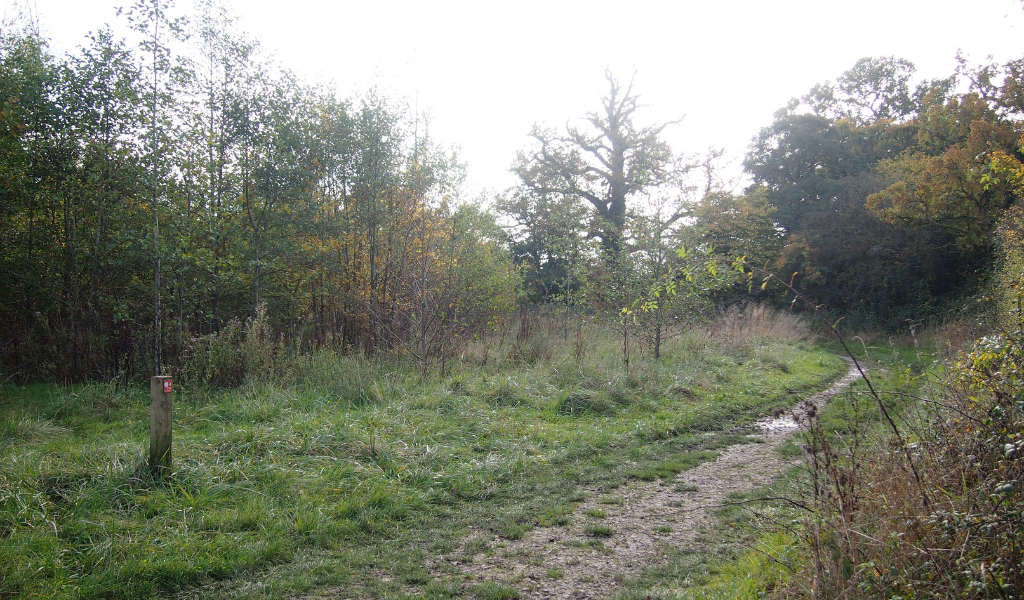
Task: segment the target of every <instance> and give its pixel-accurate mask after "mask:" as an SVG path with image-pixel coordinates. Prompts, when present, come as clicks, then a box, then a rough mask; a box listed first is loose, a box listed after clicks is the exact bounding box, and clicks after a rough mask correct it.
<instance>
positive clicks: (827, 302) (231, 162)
mask: <svg viewBox="0 0 1024 600" xmlns="http://www.w3.org/2000/svg"><path fill="white" fill-rule="evenodd" d="M121 16H122V20H121V23H120V24H121V25H122V26H123V27H124V31H123V32H120V33H119V32H117V31H115V30H112V29H100V30H98V31H97V32H96V33H94V34H92V35H91V36H90V37H89V38H88V39H87V40H85V42H84V43H83V44H82V45H81V46H80V47H79V48H78V49H77V50H76V51H73V52H70V53H68V54H60V55H58V54H55V53H54V52H52V51H51V50H50V41H49V40H47V39H46V38H45V37H44V36H42V35H41V34H40V33H39V31H38V28H37V26H36V25H35V24H34V22H33V21H32V20H31V19H28V18H20V17H13V18H11V19H9V20H8V21H7V22H4V23H2V24H0V101H2V107H0V598H3V597H8V596H10V597H24V598H28V597H38V596H45V597H66V598H92V597H97V598H99V597H104V598H151V597H177V598H186V597H189V598H204V597H209V598H221V597H235V598H263V597H279V598H296V597H304V598H308V597H321V598H333V597H351V595H355V596H359V597H381V598H384V597H386V598H404V597H423V598H455V597H475V598H520V597H524V596H529V597H544V596H543V595H537V594H543V593H546V592H544V589H545V587H544V586H545V585H546V584H544V583H537V582H538V581H541V582H543V581H548V582H549V583H548V585H551V586H555V585H557V582H558V581H570V580H571V581H572V582H574V583H573V585H577V584H578V585H585V584H586V582H587V581H589V580H588V579H586V577H582V578H576V577H577V574H574V573H568V572H566V570H568V569H570V568H571V565H570V566H566V567H565V569H563V568H562V567H558V568H556V567H554V566H548V567H547V568H546V570H545V569H540V570H538V571H537V573H538V574H537V575H536V576H534V575H530V576H529V577H526V576H525V575H518V576H517V577H518V578H516V577H513V576H511V575H510V576H508V577H505V576H501V577H499V576H497V575H493V576H492V575H491V574H485V575H481V574H479V573H471V572H469V571H467V569H468V568H469V567H466V565H473V564H482V563H481V561H482V559H481V556H484V557H491V558H493V557H496V556H499V554H500V552H501V551H502V550H503V549H506V548H508V544H510V543H512V542H516V541H518V540H522V539H524V538H528V537H529V535H530V532H531V531H533V530H534V529H538V528H558V527H563V528H571V527H576V526H577V525H579V524H580V523H585V524H586V525H585V527H584V529H583V530H581V531H582V533H580V534H579V538H578V539H576V541H571V542H566V545H567V546H572V547H573V548H575V549H576V550H579V551H580V552H583V551H584V550H585V551H587V552H593V553H595V555H597V556H604V555H606V554H607V553H608V552H611V550H609V547H608V546H606V545H605V544H607V543H611V542H609V541H608V540H609V539H611V540H612V541H614V540H615V539H616V538H615V536H616V535H618V534H617V533H616V532H615V531H614V530H613V528H612V527H610V526H607V525H601V524H600V523H601V522H600V521H599V520H600V519H604V518H606V517H607V516H608V515H607V514H606V513H608V512H610V511H612V509H613V508H614V506H617V505H621V504H623V502H625V500H623V499H622V498H619V497H618V496H614V495H612V496H609V494H612V493H613V492H614V491H615V490H618V489H619V488H620V486H624V485H632V484H635V483H636V482H661V484H659V485H662V486H666V485H669V484H672V483H673V482H675V481H676V480H675V479H673V478H675V477H676V476H677V475H679V474H680V473H685V472H686V471H688V470H690V469H693V468H694V467H695V466H697V465H699V464H700V463H702V462H707V461H711V460H714V459H715V458H716V457H717V456H719V454H720V453H721V452H724V450H723V449H725V448H729V447H731V446H735V445H741V444H748V443H750V444H752V443H757V441H756V440H754V441H751V440H752V439H753V437H756V435H755V433H752V432H754V431H755V430H754V429H752V428H753V427H754V423H755V421H757V419H764V418H770V416H771V415H773V414H774V415H775V416H776V417H778V416H779V415H781V414H783V413H785V412H786V411H787V410H789V409H790V408H791V407H792V406H793V405H794V404H795V403H796V402H798V398H797V397H796V395H799V396H800V397H804V396H806V395H809V394H811V393H813V392H818V391H821V390H822V389H824V387H825V386H827V385H828V384H831V383H832V382H834V381H836V380H838V379H839V378H840V377H842V376H843V373H844V371H845V370H846V369H847V363H845V362H844V361H843V360H840V358H838V357H837V356H836V355H837V354H839V355H841V356H844V357H846V359H849V361H852V362H851V363H850V364H851V365H853V366H852V367H850V368H851V369H856V370H857V372H856V373H854V374H857V375H858V379H857V381H856V383H854V384H853V386H852V387H851V391H850V392H849V393H845V395H839V396H836V398H835V399H834V400H832V401H831V403H830V404H829V406H828V408H827V409H826V408H820V409H819V408H818V407H814V408H808V406H809V405H805V406H804V408H803V409H802V410H803V412H802V413H801V415H802V416H800V417H799V418H800V419H801V422H800V424H801V426H802V427H803V431H802V433H801V434H800V435H803V436H804V438H803V442H804V443H803V444H802V445H799V446H798V445H794V444H790V445H788V446H785V447H782V448H781V449H780V450H779V452H783V453H784V452H789V453H790V454H789V455H787V456H788V457H789V458H793V457H802V458H801V459H800V460H802V461H803V464H804V465H805V468H804V470H803V471H801V472H800V473H795V472H787V473H788V474H786V475H785V476H781V477H780V478H779V479H778V481H777V482H776V483H774V484H772V485H774V486H776V487H772V488H770V489H769V488H764V489H759V490H758V491H756V492H752V493H751V494H752V495H749V496H742V497H740V496H737V497H735V498H732V497H730V498H731V500H732V501H735V502H733V504H730V505H729V506H730V507H732V508H730V507H725V508H723V509H722V511H720V512H718V513H715V515H716V516H715V517H714V518H715V519H718V521H716V523H718V525H716V526H715V527H718V529H716V530H715V531H716V532H717V533H716V534H715V536H717V537H719V538H721V539H724V540H725V541H724V542H721V543H710V542H707V543H705V542H701V544H700V546H699V548H698V549H696V550H693V549H688V548H680V547H676V546H662V547H661V548H662V550H659V553H662V552H663V554H659V555H658V556H656V557H654V558H652V559H651V560H652V561H654V562H657V561H661V562H657V564H654V562H652V564H651V566H650V567H649V568H646V570H644V571H643V572H642V573H639V572H638V573H634V574H632V575H630V576H629V577H625V578H622V577H619V578H617V579H615V581H614V585H615V586H618V587H616V588H615V591H614V593H612V592H610V591H609V590H607V589H604V590H601V593H609V594H612V596H611V597H615V598H619V599H626V598H651V597H656V598H684V597H685V598H755V597H765V596H766V595H773V594H774V595H776V596H778V597H801V598H804V597H806V598H840V597H843V598H860V597H864V598H869V597H870V598H897V597H899V598H911V597H919V598H958V597H977V598H1020V597H1024V571H1021V569H1022V568H1024V567H1022V563H1024V554H1022V550H1021V545H1020V538H1019V534H1020V532H1021V531H1024V529H1022V528H1024V500H1022V499H1021V496H1020V494H1019V493H1018V490H1019V489H1020V486H1021V485H1022V481H1021V478H1022V475H1024V463H1022V462H1021V454H1022V453H1021V448H1022V447H1024V400H1022V392H1021V389H1022V387H1021V378H1022V373H1024V313H1022V312H1021V303H1022V296H1021V285H1022V273H1024V212H1022V210H1024V209H1022V208H1021V206H1020V205H1019V200H1020V198H1021V196H1022V194H1024V58H1021V59H1018V60H1013V61H1009V62H1007V63H1005V64H1003V63H988V64H971V63H969V62H968V61H967V60H966V59H963V58H960V59H959V60H958V66H957V67H956V69H955V71H954V72H952V73H950V74H949V75H948V77H945V78H941V79H934V80H921V79H920V78H918V77H916V71H915V67H914V65H913V64H912V63H911V62H909V61H907V60H904V59H902V58H899V57H893V56H876V57H866V58H863V59H861V60H859V61H857V62H856V63H855V64H854V65H852V66H851V67H850V68H849V69H848V70H846V71H845V72H843V73H836V74H831V75H832V76H833V79H829V80H826V81H823V82H822V83H820V84H818V85H816V86H814V87H813V88H812V89H810V90H807V91H801V90H794V93H796V94H800V95H798V96H797V97H794V99H793V100H791V101H790V102H789V103H787V104H786V105H785V106H783V107H780V108H779V110H778V111H777V112H776V113H775V115H774V118H773V119H772V121H771V123H768V124H766V125H765V126H764V127H763V128H761V129H760V131H758V132H754V133H755V134H754V135H753V138H752V141H751V143H750V146H749V148H748V149H747V152H746V154H745V158H744V160H743V170H744V173H745V181H746V183H745V184H744V185H743V186H739V185H735V184H733V183H730V182H727V181H725V180H723V177H722V175H721V165H720V162H721V160H722V153H721V152H720V151H716V150H710V151H708V152H706V153H703V154H687V153H684V152H680V151H678V150H677V149H674V148H672V147H670V145H669V144H668V143H667V142H666V141H665V139H664V135H663V133H664V131H665V130H666V128H668V127H672V126H674V125H675V124H674V123H653V124H652V123H649V122H647V121H645V119H644V117H645V105H644V102H643V97H642V89H639V88H640V87H642V86H641V83H642V74H640V76H636V77H626V76H624V75H623V74H619V73H612V72H611V71H607V72H606V74H605V90H606V92H605V94H604V95H603V97H601V98H596V99H595V102H594V106H593V107H580V114H578V115H566V117H567V118H568V119H569V121H568V122H567V124H566V125H565V126H562V127H550V126H547V125H544V124H537V125H535V126H534V127H533V129H532V130H531V131H530V132H529V133H528V135H525V136H524V139H523V146H522V148H521V149H519V150H518V152H515V154H514V156H515V158H514V160H513V161H512V164H511V165H510V168H511V170H512V172H513V173H514V174H515V175H516V177H517V180H518V183H517V185H515V186H513V187H511V188H509V189H507V190H503V191H500V192H494V193H489V194H485V195H482V196H480V197H477V198H467V197H466V195H465V193H464V185H463V184H464V180H465V177H466V173H467V170H466V166H465V165H464V164H463V163H462V161H461V159H460V156H459V154H458V151H457V150H455V149H454V148H453V147H446V146H445V145H444V144H442V143H439V142H437V141H436V140H435V139H433V138H432V137H431V134H430V131H429V126H428V124H429V119H428V118H426V117H425V116H424V115H422V114H418V113H416V112H415V111H411V110H410V108H409V106H408V104H407V102H405V101H404V100H403V99H400V98H392V97H388V96H387V95H386V94H384V93H382V92H380V91H379V90H377V89H373V88H371V89H368V90H366V91H364V92H362V93H359V94H357V95H354V96H351V97H341V96H339V95H338V93H337V91H335V90H334V89H333V88H332V87H330V86H328V85H326V84H323V83H318V82H308V81H303V80H302V79H300V78H299V77H298V76H296V75H295V74H293V73H291V72H290V71H288V70H287V69H285V68H283V67H281V66H280V65H277V64H276V63H275V62H274V61H273V60H272V59H271V58H270V57H269V55H268V54H267V53H266V52H265V51H264V50H263V49H262V48H260V46H259V44H258V42H256V41H255V40H254V39H253V38H251V37H249V36H247V35H246V34H243V33H241V32H240V31H239V30H238V29H237V27H236V25H235V20H234V18H233V17H232V16H231V14H230V12H229V10H228V9H227V8H225V7H224V6H222V5H221V4H218V3H217V2H216V0H199V1H198V2H197V3H196V5H195V7H194V9H193V10H192V11H191V12H189V13H188V14H187V15H186V14H185V13H184V12H183V11H175V10H174V9H173V6H172V5H170V4H169V3H168V2H166V0H138V1H137V2H136V3H135V5H134V6H132V7H131V8H129V9H125V10H124V11H123V13H122V15H121ZM129 40H131V41H129ZM588 109H589V112H588ZM514 150H515V149H510V156H512V151H514ZM851 373H853V371H851ZM154 374H162V375H170V376H172V377H173V378H174V382H175V387H176V392H175V394H176V400H175V401H176V402H177V403H178V404H177V405H176V408H175V410H176V411H178V412H177V413H176V416H175V427H176V428H177V429H176V433H175V435H176V436H177V437H176V438H175V440H176V442H175V443H176V444H177V446H176V450H175V452H176V454H175V457H176V458H175V460H176V461H177V462H176V463H175V465H176V466H175V471H174V472H173V474H171V475H170V476H168V477H167V478H166V479H160V478H156V477H154V476H153V475H152V474H150V473H149V472H148V471H147V470H146V468H145V466H144V464H143V463H142V460H141V456H142V454H141V450H140V449H139V448H140V446H139V444H140V442H139V440H140V439H142V437H144V431H143V430H144V429H145V427H146V426H147V423H148V421H146V419H147V418H148V417H146V413H145V397H144V396H145V393H144V390H143V388H142V383H143V382H145V381H146V380H147V379H148V377H149V376H150V375H154ZM851 377H852V375H851ZM835 393H837V394H838V392H835ZM794 426H795V425H794ZM146 431H148V430H146ZM758 431H760V430H758ZM779 443H781V442H779ZM789 458H787V460H788V459H789ZM595 490H596V491H595ZM675 490H676V491H677V492H678V493H680V494H685V493H691V492H695V491H696V490H695V489H689V488H686V487H685V486H683V485H682V484H678V485H677V487H676V488H675ZM587 494H590V496H588V495H587ZM588 498H589V500H588ZM605 500H607V502H605ZM583 502H592V503H593V502H598V503H603V504H601V506H599V507H596V508H594V507H592V508H591V509H589V510H588V511H587V513H586V515H583V516H579V515H576V516H574V510H575V509H576V508H578V507H579V506H580V505H581V503H583ZM741 505H742V506H743V507H747V506H750V507H754V506H757V507H764V511H762V512H757V511H760V510H761V509H760V508H756V509H755V508H751V509H750V510H751V511H752V512H747V513H743V514H742V515H739V512H738V511H739V509H737V508H736V507H737V506H741ZM588 506H589V505H588ZM595 506H596V505H595ZM719 508H722V507H719ZM730 510H732V511H733V512H729V511H730ZM744 510H747V509H746V508H744ZM765 511H767V512H765ZM766 514H768V515H771V518H770V519H769V518H767V517H765V515H766ZM709 518H710V517H709ZM579 519H584V521H580V520H579ZM586 519H590V520H586ZM574 524H575V525H574ZM566 530H567V531H568V529H566ZM655 532H656V533H659V532H660V533H662V534H665V535H668V534H669V533H671V527H670V526H668V525H658V526H657V527H655ZM648 533H650V532H648ZM573 544H575V545H573ZM744 548H746V549H744ZM751 548H753V549H751ZM524 553H525V551H524ZM602 553H604V554H602ZM506 554H507V552H506ZM436 557H448V558H447V559H444V560H440V559H436ZM474 557H475V558H474ZM449 559H450V560H449ZM445 560H448V562H444V561H445ZM524 560H526V559H524ZM530 560H534V562H533V563H531V562H529V561H528V560H527V561H526V562H525V563H524V565H526V566H523V569H526V568H527V567H530V568H534V567H537V568H539V566H540V565H542V563H543V561H542V560H541V559H539V558H538V559H530ZM474 561H476V562H475V563H474ZM534 563H536V564H534ZM459 565H461V566H459ZM481 568H482V567H481ZM445 569H447V570H445ZM523 569H520V571H523ZM584 575H586V574H584ZM580 582H582V583H580ZM565 585H568V584H565ZM610 585H611V584H610ZM531 586H533V587H531ZM737 586H739V587H737ZM744 586H745V587H744ZM306 594H315V596H309V595H306Z"/></svg>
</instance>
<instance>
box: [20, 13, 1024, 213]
mask: <svg viewBox="0 0 1024 600" xmlns="http://www.w3.org/2000/svg"><path fill="white" fill-rule="evenodd" d="M0 1H3V2H4V11H5V15H7V14H10V13H11V11H12V10H14V8H13V6H14V2H15V0H0ZM17 1H18V2H20V3H21V6H26V5H27V6H28V7H29V9H30V10H31V11H32V12H33V13H34V14H35V15H36V16H37V18H38V21H39V24H40V26H41V29H42V31H43V33H44V34H46V35H47V36H48V37H49V38H50V40H51V48H52V49H53V50H54V51H58V52H59V51H67V50H73V49H74V48H75V47H76V46H78V45H79V44H80V43H82V41H83V39H84V36H85V35H86V34H87V33H88V32H89V31H90V30H95V29H98V28H99V27H102V26H103V25H104V24H108V23H109V24H110V25H112V26H114V29H115V31H118V30H120V31H125V30H126V29H127V28H126V24H125V23H124V22H123V19H122V18H120V17H117V16H116V13H115V11H116V8H117V7H118V6H126V7H127V6H129V5H130V4H131V0H17ZM225 3H226V4H227V5H228V6H230V7H231V8H232V10H233V12H234V13H235V14H236V15H237V16H238V17H239V27H240V29H242V30H244V31H247V32H248V33H250V34H251V35H252V36H253V37H254V38H256V39H258V40H259V41H260V43H261V44H262V46H263V48H264V49H265V50H267V51H269V52H270V53H272V54H273V55H274V56H275V57H276V59H277V61H278V62H279V63H280V64H281V65H282V66H284V67H286V68H289V69H291V70H293V71H295V72H296V73H298V74H300V75H301V76H302V77H303V78H304V79H306V80H307V81H322V82H331V83H332V84H333V85H334V86H336V88H337V89H338V91H339V94H340V95H341V96H343V97H345V96H351V95H354V94H357V93H359V92H361V91H364V90H366V89H368V88H369V87H371V86H377V87H379V88H380V89H382V90H384V91H385V92H387V93H388V94H390V95H392V96H396V97H404V98H405V99H406V100H407V101H408V104H409V105H410V106H411V107H416V108H418V109H419V110H422V111H427V112H428V113H429V114H430V115H431V124H430V131H431V135H432V137H433V138H434V140H435V141H436V142H439V143H441V144H443V145H446V146H448V145H455V146H458V147H460V149H461V150H460V155H461V156H462V158H463V160H464V161H465V162H467V163H468V167H469V179H468V182H467V189H466V190H465V192H464V193H466V194H467V195H470V196H476V195H479V194H481V193H490V192H493V191H498V190H502V189H505V188H506V187H508V186H510V185H513V184H514V183H515V178H514V176H513V175H512V174H511V173H509V167H510V166H511V164H512V162H513V160H514V159H515V154H516V151H517V150H521V149H524V148H526V147H527V146H528V145H529V138H528V133H529V131H530V128H531V125H532V124H533V123H540V124H544V125H547V126H551V127H562V128H564V126H565V124H566V123H575V122H579V119H580V118H581V117H582V116H583V115H585V114H586V113H587V112H589V111H593V110H597V109H599V108H600V99H601V97H602V95H603V94H604V93H605V92H606V91H607V83H606V81H605V69H606V68H607V69H610V70H611V71H612V72H613V73H614V74H615V75H616V76H617V77H618V78H619V79H620V80H628V79H629V78H630V77H633V78H634V91H635V92H636V93H638V94H639V96H640V98H641V102H642V103H643V104H645V105H646V106H645V108H644V109H642V110H641V111H639V112H638V113H637V115H636V122H637V123H638V124H639V125H648V124H655V123H662V122H666V121H675V120H678V119H680V118H681V119H682V121H681V122H680V123H679V124H678V125H675V126H671V127H669V128H668V129H667V130H666V131H665V134H664V135H665V138H666V140H667V141H668V142H669V143H670V144H671V145H672V147H673V148H674V149H675V150H676V151H678V152H685V153H695V152H703V151H706V150H707V149H709V148H719V149H723V150H724V151H725V152H726V157H725V160H724V161H723V164H722V165H721V173H722V174H723V176H724V177H726V178H727V179H735V180H736V182H737V185H738V184H740V183H742V180H741V176H740V162H741V161H742V157H743V154H744V152H745V150H746V148H747V145H748V144H749V142H750V140H751V138H753V137H754V135H756V134H757V132H758V130H759V129H760V128H761V127H764V126H767V125H769V124H770V123H771V121H772V115H773V113H774V112H775V111H776V110H778V109H779V108H780V107H781V106H783V105H784V104H785V103H786V102H787V101H788V100H789V99H790V98H793V97H798V96H801V95H803V94H804V93H806V92H807V91H808V90H809V89H810V88H811V86H813V85H814V84H815V83H818V82H823V81H826V80H834V79H835V78H836V77H837V76H839V75H841V74H842V73H843V71H845V70H846V69H848V68H850V67H851V66H853V64H854V63H855V62H856V61H857V60H858V59H860V58H862V57H865V56H890V55H894V56H897V57H900V58H905V59H908V60H910V61H911V62H913V63H914V64H915V65H917V68H918V72H917V75H918V76H919V77H921V78H929V79H930V78H936V77H945V76H948V75H949V74H950V73H952V71H953V69H954V66H955V56H956V53H957V51H958V50H960V51H962V52H963V53H964V54H965V55H966V56H967V57H968V58H969V60H970V61H971V62H973V63H979V62H984V61H986V59H987V57H988V56H990V55H991V56H992V57H993V58H994V59H995V60H996V61H1006V60H1008V59H1013V58H1021V57H1024V5H1022V4H1024V0H970V2H965V1H964V0H956V1H951V0H853V1H851V0H847V1H845V2H838V1H835V0H832V1H829V0H817V1H811V0H718V1H717V2H709V1H707V0H702V1H699V2H697V1H691V0H677V1H675V2H671V1H660V2H657V1H650V0H632V1H630V2H625V1H619V2H607V1H605V0H589V1H579V0H517V1H515V2H509V1H504V2H500V1H495V0H491V1H474V2H456V1H449V0H420V1H409V0H360V1H359V2H341V1H335V2H331V1H324V0H319V1H316V0H289V1H288V2H281V1H279V0H275V1H266V0H249V1H244V2H243V1H241V0H233V1H232V0H225ZM175 6H176V9H177V10H178V11H180V12H188V11H189V9H190V6H191V0H177V1H176V4H175Z"/></svg>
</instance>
